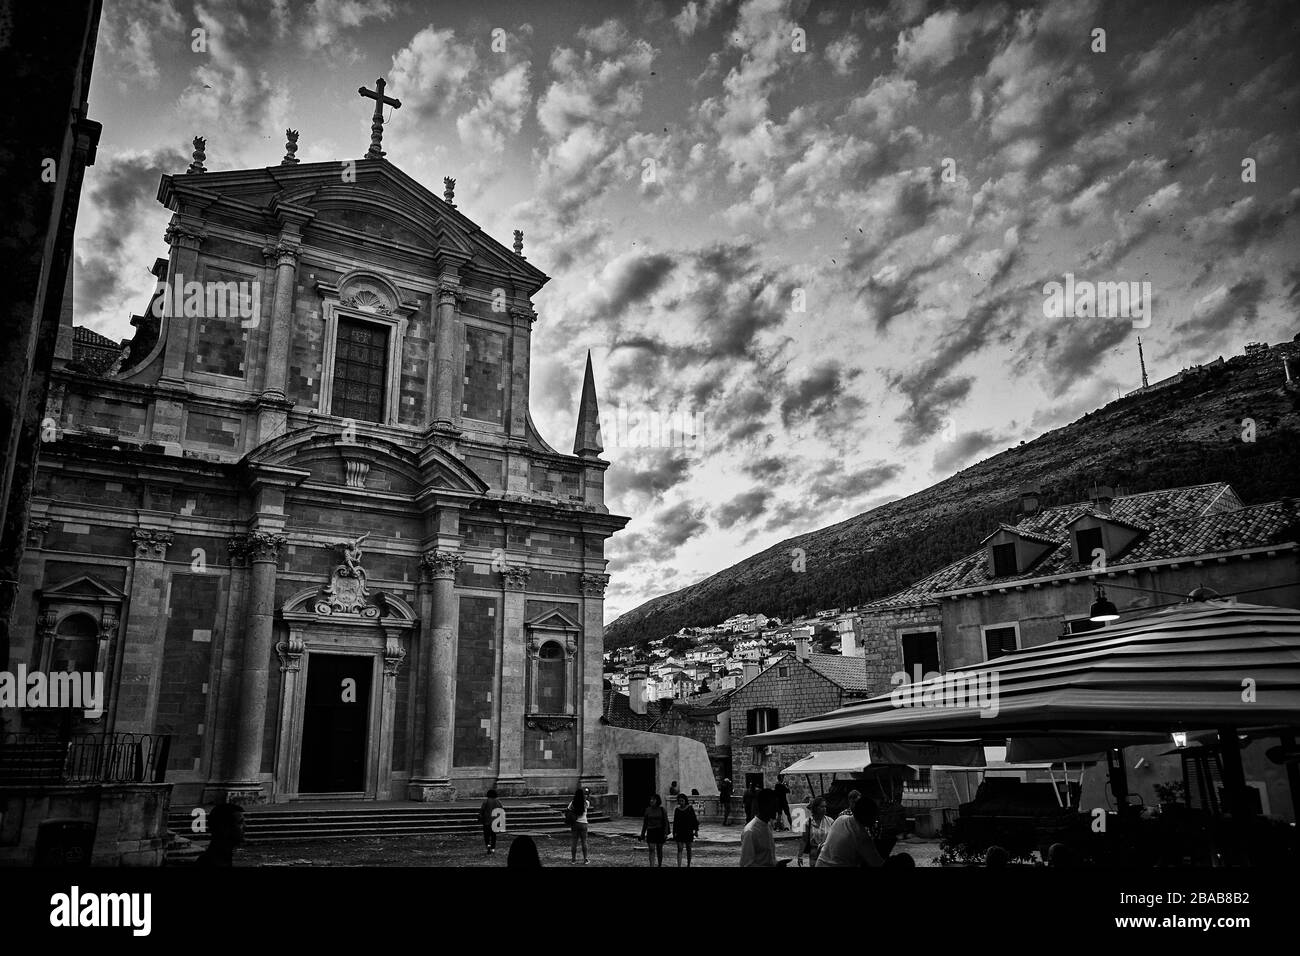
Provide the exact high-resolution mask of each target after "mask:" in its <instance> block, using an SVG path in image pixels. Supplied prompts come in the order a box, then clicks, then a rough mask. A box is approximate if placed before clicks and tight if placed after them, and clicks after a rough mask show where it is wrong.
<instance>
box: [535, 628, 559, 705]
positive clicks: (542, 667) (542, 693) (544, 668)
mask: <svg viewBox="0 0 1300 956" xmlns="http://www.w3.org/2000/svg"><path fill="white" fill-rule="evenodd" d="M564 703H565V702H564V652H563V651H562V650H560V645H559V644H557V643H555V642H554V641H547V642H546V643H545V644H543V645H542V646H541V647H540V648H538V651H537V709H538V712H540V713H543V714H562V713H564Z"/></svg>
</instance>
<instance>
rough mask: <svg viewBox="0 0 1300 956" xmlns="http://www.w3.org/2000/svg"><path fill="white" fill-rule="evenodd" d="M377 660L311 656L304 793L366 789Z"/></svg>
mask: <svg viewBox="0 0 1300 956" xmlns="http://www.w3.org/2000/svg"><path fill="white" fill-rule="evenodd" d="M372 661H373V658H371V657H362V656H359V655H355V654H312V655H310V657H309V658H308V662H307V698H306V706H305V708H304V711H303V727H302V763H301V765H300V767H299V776H298V790H299V792H301V793H360V792H362V791H364V790H365V788H366V744H367V742H368V738H369V733H368V731H369V725H370V720H369V713H370V675H371V670H372Z"/></svg>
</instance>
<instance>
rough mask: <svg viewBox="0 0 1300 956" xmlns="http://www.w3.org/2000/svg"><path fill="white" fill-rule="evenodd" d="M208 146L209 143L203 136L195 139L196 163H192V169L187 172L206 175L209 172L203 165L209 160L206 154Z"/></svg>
mask: <svg viewBox="0 0 1300 956" xmlns="http://www.w3.org/2000/svg"><path fill="white" fill-rule="evenodd" d="M207 146H208V141H207V140H206V139H204V138H203V137H202V136H195V137H194V162H192V163H190V168H189V169H187V170H186V172H189V173H206V172H207V171H208V170H207V167H206V166H204V165H203V161H204V160H205V159H207V158H208V154H207V153H206V152H204V150H206V149H207Z"/></svg>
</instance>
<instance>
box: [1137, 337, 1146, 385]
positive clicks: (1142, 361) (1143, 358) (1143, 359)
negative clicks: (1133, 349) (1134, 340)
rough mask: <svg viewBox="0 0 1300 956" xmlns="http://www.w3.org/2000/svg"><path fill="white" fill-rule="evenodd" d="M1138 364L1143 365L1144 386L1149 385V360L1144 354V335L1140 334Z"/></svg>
mask: <svg viewBox="0 0 1300 956" xmlns="http://www.w3.org/2000/svg"><path fill="white" fill-rule="evenodd" d="M1138 364H1140V365H1141V366H1142V387H1143V388H1146V387H1147V360H1146V356H1144V355H1143V354H1142V336H1140V335H1139V336H1138Z"/></svg>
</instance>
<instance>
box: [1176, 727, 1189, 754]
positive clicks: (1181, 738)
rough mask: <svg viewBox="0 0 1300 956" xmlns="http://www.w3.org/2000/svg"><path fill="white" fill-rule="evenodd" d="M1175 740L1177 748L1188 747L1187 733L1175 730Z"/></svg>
mask: <svg viewBox="0 0 1300 956" xmlns="http://www.w3.org/2000/svg"><path fill="white" fill-rule="evenodd" d="M1173 738H1174V746H1175V747H1178V748H1179V749H1182V748H1183V747H1186V746H1187V733H1186V732H1185V731H1180V730H1175V731H1174V733H1173Z"/></svg>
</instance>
